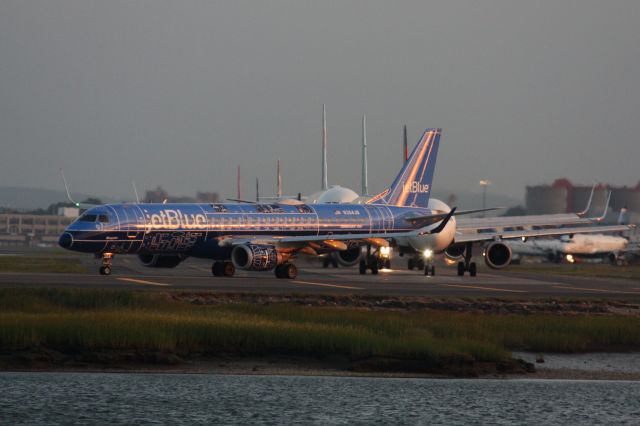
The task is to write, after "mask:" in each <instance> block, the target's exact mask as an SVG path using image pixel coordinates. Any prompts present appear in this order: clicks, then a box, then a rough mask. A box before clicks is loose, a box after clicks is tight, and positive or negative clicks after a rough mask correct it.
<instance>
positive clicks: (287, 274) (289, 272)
mask: <svg viewBox="0 0 640 426" xmlns="http://www.w3.org/2000/svg"><path fill="white" fill-rule="evenodd" d="M280 271H281V272H280V273H281V274H282V278H287V279H290V280H293V279H295V278H296V277H297V276H298V268H297V267H296V265H294V264H293V263H285V264H284V265H282V267H281V269H280Z"/></svg>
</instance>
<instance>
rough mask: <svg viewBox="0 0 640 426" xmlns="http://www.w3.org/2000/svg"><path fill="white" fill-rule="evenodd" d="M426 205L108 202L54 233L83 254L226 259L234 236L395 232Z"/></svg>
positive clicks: (408, 225)
mask: <svg viewBox="0 0 640 426" xmlns="http://www.w3.org/2000/svg"><path fill="white" fill-rule="evenodd" d="M430 212H431V211H430V210H429V209H426V208H413V207H394V206H386V205H362V204H315V205H306V204H302V205H280V204H250V203H239V204H195V203H194V204H110V205H104V206H98V207H94V208H91V209H89V210H87V211H86V212H85V213H84V214H83V215H82V216H81V217H80V218H78V220H76V221H75V222H73V223H72V224H71V225H70V226H69V227H68V228H67V229H66V230H65V232H64V233H63V234H62V236H61V237H60V241H59V243H60V245H61V246H62V247H64V248H66V249H69V250H74V251H80V252H87V253H98V254H99V253H113V254H135V253H148V254H168V255H172V254H181V255H185V256H193V257H202V258H208V259H228V258H229V253H230V248H229V247H225V246H224V245H221V244H220V241H221V240H223V239H224V238H225V237H226V236H231V235H233V236H234V237H235V238H238V237H242V236H247V237H259V236H260V235H264V236H269V237H274V236H275V237H277V236H325V235H326V236H327V239H328V240H330V239H331V235H336V234H369V233H394V232H395V233H397V232H402V231H411V230H414V229H417V228H416V225H412V224H411V222H409V221H406V220H404V219H405V218H408V217H411V216H418V215H427V214H430Z"/></svg>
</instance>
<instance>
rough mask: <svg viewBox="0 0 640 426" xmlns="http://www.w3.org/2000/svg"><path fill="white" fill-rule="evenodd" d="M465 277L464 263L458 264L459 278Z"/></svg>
mask: <svg viewBox="0 0 640 426" xmlns="http://www.w3.org/2000/svg"><path fill="white" fill-rule="evenodd" d="M463 275H464V262H458V276H459V277H461V276H463Z"/></svg>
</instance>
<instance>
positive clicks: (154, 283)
mask: <svg viewBox="0 0 640 426" xmlns="http://www.w3.org/2000/svg"><path fill="white" fill-rule="evenodd" d="M118 280H120V281H127V282H130V283H136V284H147V285H157V286H162V287H168V286H169V284H165V283H157V282H155V281H146V280H137V279H135V278H118Z"/></svg>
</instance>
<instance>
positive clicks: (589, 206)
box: [576, 185, 596, 217]
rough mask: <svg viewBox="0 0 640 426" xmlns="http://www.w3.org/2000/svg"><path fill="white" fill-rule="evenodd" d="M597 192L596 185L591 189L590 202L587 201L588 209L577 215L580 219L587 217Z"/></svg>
mask: <svg viewBox="0 0 640 426" xmlns="http://www.w3.org/2000/svg"><path fill="white" fill-rule="evenodd" d="M595 192H596V185H593V187H591V195H589V201H587V207H585V208H584V210H582V211H581V212H578V213H576V216H578V217H585V216H586V215H587V213H588V212H589V209H590V208H591V201H593V194H594V193H595Z"/></svg>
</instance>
